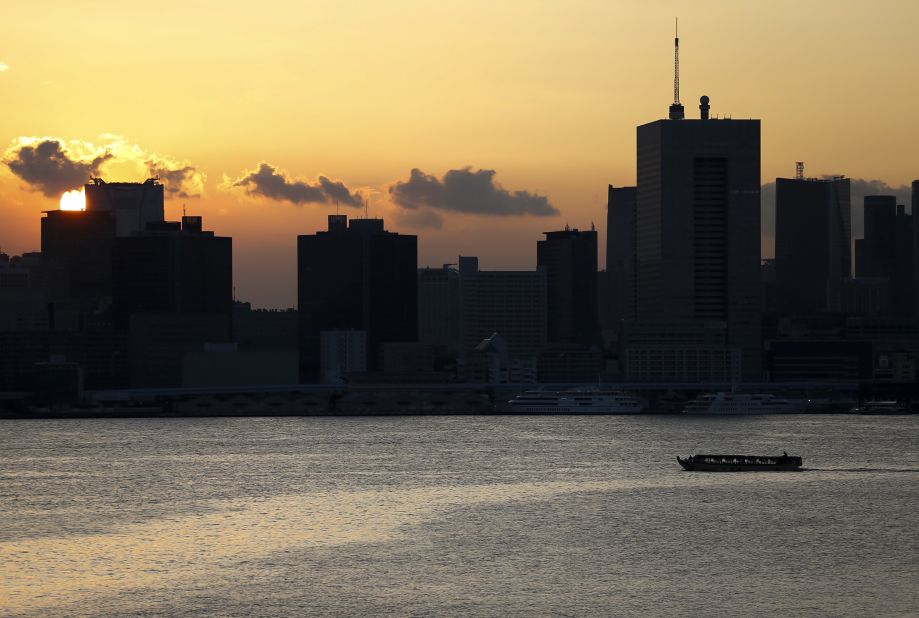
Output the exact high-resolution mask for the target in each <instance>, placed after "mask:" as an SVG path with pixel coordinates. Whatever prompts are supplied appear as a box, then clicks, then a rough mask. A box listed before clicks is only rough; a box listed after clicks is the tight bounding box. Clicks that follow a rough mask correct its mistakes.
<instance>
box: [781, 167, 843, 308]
mask: <svg viewBox="0 0 919 618" xmlns="http://www.w3.org/2000/svg"><path fill="white" fill-rule="evenodd" d="M775 187H776V188H775V271H776V272H775V276H776V295H777V298H776V308H777V309H778V310H779V311H782V312H786V313H799V314H800V313H815V312H819V311H825V310H826V309H827V308H828V303H827V289H828V286H829V285H835V286H838V285H840V284H841V282H842V280H843V279H846V278H848V277H849V276H850V274H851V269H852V266H851V263H852V257H851V246H852V241H851V208H850V182H849V180H848V179H847V178H834V179H830V180H822V179H817V178H804V177H803V169H802V175H801V177H798V178H793V179H792V178H776V181H775Z"/></svg>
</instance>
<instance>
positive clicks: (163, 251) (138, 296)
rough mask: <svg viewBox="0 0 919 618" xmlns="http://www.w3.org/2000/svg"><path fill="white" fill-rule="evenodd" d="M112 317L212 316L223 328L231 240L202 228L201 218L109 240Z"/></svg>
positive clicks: (123, 321) (119, 322) (120, 322)
mask: <svg viewBox="0 0 919 618" xmlns="http://www.w3.org/2000/svg"><path fill="white" fill-rule="evenodd" d="M113 256H114V273H113V298H112V314H113V321H114V323H115V325H116V326H119V327H122V328H123V327H127V326H128V325H129V321H130V318H131V316H132V315H133V314H155V315H213V316H215V317H217V316H219V317H220V319H222V320H223V322H224V323H225V324H226V328H227V335H226V340H227V341H228V340H229V338H230V333H229V327H230V317H231V314H232V303H233V239H232V238H229V237H223V236H215V235H214V233H213V232H210V231H204V230H203V229H202V221H201V217H182V222H181V224H180V223H178V222H160V223H151V224H148V226H147V229H146V231H145V232H143V233H141V234H135V235H132V236H128V237H119V238H116V239H115V240H114V244H113Z"/></svg>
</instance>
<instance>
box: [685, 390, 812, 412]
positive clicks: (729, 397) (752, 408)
mask: <svg viewBox="0 0 919 618" xmlns="http://www.w3.org/2000/svg"><path fill="white" fill-rule="evenodd" d="M791 412H794V409H793V406H792V404H791V402H789V401H788V400H787V399H779V398H778V397H776V396H775V395H770V394H753V393H709V394H707V395H702V396H700V397H697V398H695V399H693V400H692V401H690V402H688V403H687V404H686V406H685V407H684V408H683V414H715V415H717V414H725V415H728V414H788V413H791Z"/></svg>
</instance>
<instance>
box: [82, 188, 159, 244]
mask: <svg viewBox="0 0 919 618" xmlns="http://www.w3.org/2000/svg"><path fill="white" fill-rule="evenodd" d="M84 193H85V195H86V210H87V211H89V212H98V211H106V212H110V213H111V214H112V216H113V217H114V219H115V231H116V234H117V235H118V236H130V235H131V234H135V233H140V232H143V231H145V230H146V229H147V224H148V223H156V222H159V221H163V219H164V217H163V185H162V184H160V183H159V182H158V181H157V180H156V179H155V178H149V179H147V180H146V181H144V182H105V181H104V180H102V179H101V178H93V180H92V182H91V183H88V184H86V185H85V186H84Z"/></svg>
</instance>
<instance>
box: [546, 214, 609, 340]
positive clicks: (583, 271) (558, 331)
mask: <svg viewBox="0 0 919 618" xmlns="http://www.w3.org/2000/svg"><path fill="white" fill-rule="evenodd" d="M545 236H546V238H545V240H539V241H537V242H536V265H537V268H541V269H544V270H545V271H546V320H547V337H548V341H549V343H576V344H580V345H584V346H590V345H592V344H594V343H596V342H597V336H598V331H597V232H596V231H595V230H590V231H580V230H578V229H577V228H575V229H573V230H572V229H565V230H561V231H557V232H545Z"/></svg>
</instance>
